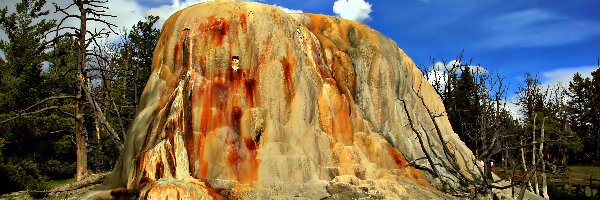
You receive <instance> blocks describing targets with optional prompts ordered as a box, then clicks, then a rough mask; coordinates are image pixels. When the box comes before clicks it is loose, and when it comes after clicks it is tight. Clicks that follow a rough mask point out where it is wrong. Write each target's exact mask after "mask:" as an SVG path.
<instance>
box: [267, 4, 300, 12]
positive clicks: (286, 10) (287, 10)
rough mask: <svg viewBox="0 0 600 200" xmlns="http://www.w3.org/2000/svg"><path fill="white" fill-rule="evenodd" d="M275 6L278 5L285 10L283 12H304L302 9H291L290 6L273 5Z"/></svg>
mask: <svg viewBox="0 0 600 200" xmlns="http://www.w3.org/2000/svg"><path fill="white" fill-rule="evenodd" d="M273 6H275V7H278V8H279V9H281V10H283V12H286V13H302V10H294V9H289V8H286V7H282V6H278V5H273Z"/></svg>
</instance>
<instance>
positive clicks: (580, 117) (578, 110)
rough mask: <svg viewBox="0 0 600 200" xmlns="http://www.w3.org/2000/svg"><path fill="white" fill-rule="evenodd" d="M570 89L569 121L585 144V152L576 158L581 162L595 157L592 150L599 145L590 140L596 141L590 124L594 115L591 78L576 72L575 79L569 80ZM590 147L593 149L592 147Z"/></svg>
mask: <svg viewBox="0 0 600 200" xmlns="http://www.w3.org/2000/svg"><path fill="white" fill-rule="evenodd" d="M568 90H569V92H568V95H569V97H570V99H569V102H568V107H567V110H568V122H569V124H570V127H571V128H572V130H573V131H574V132H575V133H576V134H577V135H578V137H579V138H581V140H582V141H583V145H584V149H583V153H581V154H578V155H577V156H576V159H577V160H578V161H579V162H584V163H585V162H589V161H591V160H592V158H593V156H592V155H591V154H590V152H593V151H594V150H595V149H596V148H597V146H595V147H594V146H593V143H590V141H594V138H593V135H592V131H593V129H592V126H590V125H591V124H590V122H591V121H592V117H593V114H592V110H591V103H592V100H591V95H592V90H591V80H590V79H589V78H583V77H582V76H581V74H579V73H576V74H575V75H574V76H573V80H571V82H569V89H568ZM590 147H592V148H593V149H590Z"/></svg>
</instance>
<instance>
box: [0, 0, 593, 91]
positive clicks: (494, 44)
mask: <svg viewBox="0 0 600 200" xmlns="http://www.w3.org/2000/svg"><path fill="white" fill-rule="evenodd" d="M16 1H17V0H3V1H1V2H0V6H1V7H4V6H7V5H8V6H10V5H14V4H15V2H16ZM48 1H49V3H48V4H50V3H52V2H57V3H58V4H64V2H66V1H61V0H48ZM201 1H206V0H110V1H109V5H108V7H110V10H109V12H110V13H111V14H114V15H117V16H119V17H118V18H117V19H114V23H115V24H117V25H119V26H121V27H131V26H132V25H133V24H134V23H135V22H137V21H139V20H142V19H143V18H144V17H145V16H146V15H148V14H153V15H159V16H161V17H162V20H165V19H166V18H167V17H168V16H169V15H170V14H171V13H173V12H175V11H176V10H179V9H182V8H185V7H187V6H189V5H192V4H194V3H197V2H201ZM257 1H260V2H262V3H267V4H274V5H278V6H281V7H284V8H288V9H292V10H300V11H302V12H309V13H321V14H327V15H337V16H341V17H343V18H348V19H354V20H358V21H362V22H364V23H366V24H367V25H369V26H371V27H373V28H374V29H375V30H377V31H379V32H381V33H383V34H384V35H386V36H388V37H390V38H392V39H393V40H394V41H396V43H397V44H398V46H399V47H400V48H402V49H403V50H404V51H406V52H407V53H408V55H409V56H410V57H411V58H412V59H413V60H414V61H415V62H416V64H417V65H424V66H430V65H431V62H430V58H436V59H438V60H439V59H447V60H448V61H450V60H452V59H454V58H456V56H457V55H458V54H459V53H460V52H461V51H462V50H463V49H464V50H465V59H464V60H469V59H471V58H472V59H473V64H480V65H482V66H484V67H486V68H488V69H489V70H491V71H498V72H499V73H500V74H501V75H503V76H505V77H506V78H507V80H508V81H510V82H511V86H512V88H513V90H514V88H516V85H517V84H518V83H519V82H520V81H521V79H522V76H523V75H524V73H526V72H530V73H540V76H541V77H542V81H544V82H545V83H546V84H552V83H555V82H557V81H562V82H563V83H564V82H567V81H568V80H569V79H570V78H571V77H572V74H573V73H575V72H577V71H578V72H581V73H583V74H584V75H589V73H590V72H591V71H593V70H594V69H596V68H597V59H598V58H599V57H600V1H598V0H574V1H558V0H554V1H549V0H522V1H506V0H486V1H478V0H397V1H391V0H257ZM48 7H49V9H50V8H51V6H48ZM123 16H125V17H123ZM51 17H56V16H51ZM0 38H2V33H0Z"/></svg>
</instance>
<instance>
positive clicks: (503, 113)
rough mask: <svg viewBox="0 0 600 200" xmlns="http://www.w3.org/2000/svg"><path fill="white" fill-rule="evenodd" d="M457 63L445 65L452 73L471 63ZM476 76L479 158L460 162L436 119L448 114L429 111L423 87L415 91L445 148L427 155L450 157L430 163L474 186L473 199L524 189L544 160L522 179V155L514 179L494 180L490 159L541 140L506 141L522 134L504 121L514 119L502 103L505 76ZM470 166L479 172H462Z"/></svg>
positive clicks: (427, 148)
mask: <svg viewBox="0 0 600 200" xmlns="http://www.w3.org/2000/svg"><path fill="white" fill-rule="evenodd" d="M461 57H462V56H461ZM458 65H459V67H460V68H458V69H454V68H450V69H448V68H446V69H447V70H451V71H450V73H455V72H456V71H458V70H465V69H466V67H467V66H468V65H466V64H460V63H458ZM424 74H425V75H427V72H425V73H424ZM445 77H448V76H443V78H445ZM474 78H476V79H477V81H476V87H477V92H478V95H479V97H480V99H479V105H480V106H481V112H480V113H479V114H478V117H477V123H478V125H479V126H480V127H478V128H477V130H476V131H474V132H473V133H472V134H470V135H469V137H470V139H471V140H474V141H475V142H476V144H478V145H476V149H474V152H475V153H476V155H477V157H476V158H472V159H471V158H467V159H465V158H463V159H462V160H463V161H464V163H459V162H460V161H459V160H461V159H456V156H459V155H461V154H459V153H457V152H453V151H452V150H450V148H448V146H447V142H446V141H445V139H444V137H443V136H442V133H441V130H440V128H439V126H438V124H437V122H436V118H438V117H441V116H444V114H445V113H436V112H434V111H432V110H430V108H428V107H427V105H426V104H425V100H424V99H423V96H422V95H421V94H420V87H421V86H420V85H419V87H418V88H419V89H415V88H413V92H415V93H416V94H417V97H418V98H420V100H421V103H422V104H423V106H424V107H425V109H426V111H427V113H428V115H429V117H430V118H431V120H432V122H433V125H434V130H432V131H433V132H434V133H435V134H434V135H435V136H436V137H437V139H438V140H439V141H440V143H441V144H442V150H443V154H442V155H428V154H425V155H426V156H427V157H430V156H441V157H444V158H445V159H439V160H447V161H448V162H447V163H446V162H443V161H442V162H440V163H432V164H430V165H431V166H436V165H439V166H441V167H443V168H445V169H446V170H447V171H448V172H450V173H452V174H453V175H454V176H455V177H456V178H458V180H459V182H462V183H464V184H466V185H465V186H466V187H468V188H471V189H470V190H469V191H471V193H470V194H469V196H470V197H472V198H475V197H477V196H480V195H484V196H490V195H492V193H491V191H492V189H507V188H513V187H516V186H519V188H522V189H524V188H525V186H526V183H528V182H529V180H530V179H531V178H532V176H533V175H534V173H535V172H536V170H535V169H537V167H536V166H537V165H538V164H539V163H542V162H539V161H538V162H537V163H536V164H533V166H532V167H533V169H532V170H529V171H526V172H525V173H524V176H523V177H522V178H520V179H518V178H516V177H515V176H514V175H515V174H514V173H515V169H516V168H519V167H521V166H522V165H523V166H526V163H525V160H524V157H523V164H522V165H515V166H513V169H512V170H511V172H512V173H513V176H512V178H511V182H510V183H508V184H506V183H500V182H501V181H503V180H495V179H494V178H493V172H492V170H491V164H490V161H491V160H492V158H493V157H494V156H496V155H508V154H509V153H506V152H508V151H516V150H519V149H521V148H525V147H530V146H532V145H538V144H540V143H539V142H535V141H531V142H526V141H524V142H522V143H521V144H516V143H510V144H509V143H508V142H507V141H509V139H512V140H513V142H514V141H517V140H515V138H518V137H519V135H517V134H513V133H507V132H505V125H504V124H503V123H505V122H506V120H508V119H507V118H509V119H512V118H510V117H509V114H508V111H507V110H506V108H505V106H506V105H505V103H503V102H506V91H507V88H506V85H505V84H504V83H503V81H504V80H503V78H501V77H500V76H499V75H498V74H497V73H496V74H486V73H479V72H478V74H477V76H475V77H474ZM445 80H449V79H445ZM430 81H431V80H430ZM438 83H439V82H438ZM434 88H436V89H438V88H440V87H435V86H434ZM446 89H448V88H447V87H446V88H444V89H442V91H445V90H446ZM439 93H440V92H439V91H438V94H439ZM409 117H410V116H409ZM411 124H412V123H411ZM411 126H412V125H411ZM413 132H415V133H416V134H417V136H419V133H418V131H416V130H415V129H414V128H413ZM419 142H421V140H419ZM422 151H423V152H434V151H433V150H432V147H431V145H422ZM523 155H524V154H523ZM537 159H539V156H538V158H534V162H535V161H536V160H537ZM427 160H436V159H433V158H427ZM478 160H481V161H483V165H480V164H478V163H479V162H478ZM468 165H471V166H477V167H476V168H475V169H476V172H475V173H474V174H470V175H467V174H463V172H462V171H461V166H468ZM432 168H433V167H432ZM432 171H433V170H432ZM433 172H435V171H433ZM434 176H436V175H434ZM442 182H443V181H442ZM464 192H468V191H465V190H462V191H455V193H456V194H460V193H464ZM521 193H524V190H522V191H521V192H520V193H519V194H521ZM521 195H522V194H521Z"/></svg>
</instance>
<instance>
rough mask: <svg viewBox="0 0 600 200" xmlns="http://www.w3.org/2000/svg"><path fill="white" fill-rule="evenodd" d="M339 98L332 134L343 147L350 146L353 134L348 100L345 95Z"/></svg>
mask: <svg viewBox="0 0 600 200" xmlns="http://www.w3.org/2000/svg"><path fill="white" fill-rule="evenodd" d="M341 97H342V98H341V102H340V104H338V106H337V112H336V113H335V120H334V122H333V123H332V125H333V127H332V128H333V133H334V134H335V135H336V137H337V138H338V140H340V141H342V142H343V143H344V144H345V145H352V143H353V139H352V138H353V135H354V133H353V130H352V121H350V106H349V102H348V98H346V96H345V95H342V96H341Z"/></svg>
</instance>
